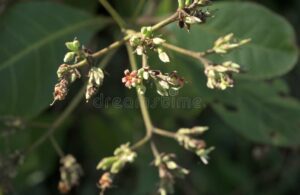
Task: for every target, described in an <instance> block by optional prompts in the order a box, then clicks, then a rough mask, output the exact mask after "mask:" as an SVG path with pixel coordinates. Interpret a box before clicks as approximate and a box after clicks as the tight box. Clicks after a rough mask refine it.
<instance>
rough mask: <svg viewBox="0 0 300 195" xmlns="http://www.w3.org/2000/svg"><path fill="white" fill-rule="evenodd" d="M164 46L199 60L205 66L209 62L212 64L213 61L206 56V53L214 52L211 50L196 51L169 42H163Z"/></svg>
mask: <svg viewBox="0 0 300 195" xmlns="http://www.w3.org/2000/svg"><path fill="white" fill-rule="evenodd" d="M162 46H163V47H165V48H167V49H169V50H172V51H175V52H177V53H179V54H182V55H185V56H188V57H192V58H194V59H196V60H199V61H200V62H201V63H202V64H203V65H204V66H208V65H209V64H211V62H210V61H209V60H208V59H207V58H205V56H206V55H208V54H211V53H213V52H212V51H211V50H207V51H206V52H195V51H192V50H188V49H184V48H181V47H178V46H175V45H172V44H169V43H163V44H162Z"/></svg>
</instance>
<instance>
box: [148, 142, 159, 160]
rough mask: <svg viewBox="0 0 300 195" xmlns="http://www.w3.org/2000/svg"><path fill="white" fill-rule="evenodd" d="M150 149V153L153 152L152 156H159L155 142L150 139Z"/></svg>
mask: <svg viewBox="0 0 300 195" xmlns="http://www.w3.org/2000/svg"><path fill="white" fill-rule="evenodd" d="M150 144H151V150H152V153H153V156H154V158H155V159H156V158H159V154H160V153H159V151H158V149H157V147H156V145H155V143H154V142H153V141H151V143H150Z"/></svg>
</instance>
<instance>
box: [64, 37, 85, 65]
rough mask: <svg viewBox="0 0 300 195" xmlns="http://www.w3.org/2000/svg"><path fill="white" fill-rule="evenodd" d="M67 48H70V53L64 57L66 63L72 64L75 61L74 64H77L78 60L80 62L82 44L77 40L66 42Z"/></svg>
mask: <svg viewBox="0 0 300 195" xmlns="http://www.w3.org/2000/svg"><path fill="white" fill-rule="evenodd" d="M65 45H66V47H67V48H68V50H69V52H67V53H66V55H65V57H64V62H65V63H70V62H72V61H74V63H77V62H78V60H80V58H81V56H82V50H81V44H80V42H79V41H78V40H77V39H76V38H75V39H74V41H72V42H66V44H65Z"/></svg>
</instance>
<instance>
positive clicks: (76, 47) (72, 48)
mask: <svg viewBox="0 0 300 195" xmlns="http://www.w3.org/2000/svg"><path fill="white" fill-rule="evenodd" d="M66 47H67V48H68V49H69V50H70V51H74V52H76V51H78V50H79V48H80V42H79V41H78V40H74V41H72V42H66Z"/></svg>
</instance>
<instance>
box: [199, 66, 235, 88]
mask: <svg viewBox="0 0 300 195" xmlns="http://www.w3.org/2000/svg"><path fill="white" fill-rule="evenodd" d="M239 72H240V65H238V64H236V63H233V62H231V61H227V62H224V63H223V64H220V65H208V66H206V67H205V71H204V73H205V75H206V76H207V87H208V88H210V89H215V88H216V89H221V90H225V89H227V88H228V87H233V84H234V81H233V78H232V73H239Z"/></svg>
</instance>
